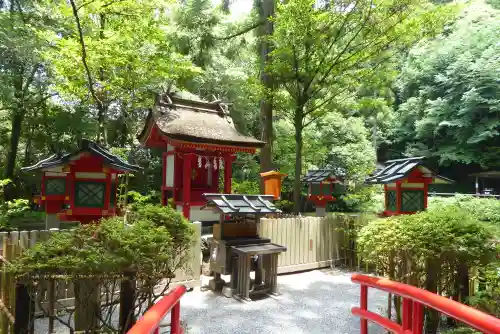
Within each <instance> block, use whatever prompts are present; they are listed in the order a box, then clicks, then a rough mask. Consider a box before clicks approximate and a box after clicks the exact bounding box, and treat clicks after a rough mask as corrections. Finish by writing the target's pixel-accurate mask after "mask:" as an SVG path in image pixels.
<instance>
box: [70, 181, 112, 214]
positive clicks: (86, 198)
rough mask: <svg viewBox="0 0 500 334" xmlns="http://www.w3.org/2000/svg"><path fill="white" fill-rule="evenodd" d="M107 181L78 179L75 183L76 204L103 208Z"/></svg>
mask: <svg viewBox="0 0 500 334" xmlns="http://www.w3.org/2000/svg"><path fill="white" fill-rule="evenodd" d="M105 192H106V183H104V182H94V181H77V182H76V183H75V193H76V196H75V206H81V207H88V208H103V207H104V195H105Z"/></svg>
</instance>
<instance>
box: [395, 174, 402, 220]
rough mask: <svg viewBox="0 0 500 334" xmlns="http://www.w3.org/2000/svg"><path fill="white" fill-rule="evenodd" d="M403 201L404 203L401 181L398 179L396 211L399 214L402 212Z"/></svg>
mask: <svg viewBox="0 0 500 334" xmlns="http://www.w3.org/2000/svg"><path fill="white" fill-rule="evenodd" d="M401 203H402V196H401V182H400V181H397V182H396V213H397V214H398V215H399V214H401V209H402V208H401Z"/></svg>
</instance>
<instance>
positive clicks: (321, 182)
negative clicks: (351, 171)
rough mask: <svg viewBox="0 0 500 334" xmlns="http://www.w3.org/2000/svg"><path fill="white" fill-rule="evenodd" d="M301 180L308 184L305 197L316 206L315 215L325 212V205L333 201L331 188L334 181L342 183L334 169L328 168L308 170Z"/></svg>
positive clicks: (332, 188) (322, 214)
mask: <svg viewBox="0 0 500 334" xmlns="http://www.w3.org/2000/svg"><path fill="white" fill-rule="evenodd" d="M302 182H304V183H308V184H309V190H308V192H307V199H308V200H310V201H311V202H313V203H314V205H315V206H316V215H317V216H324V215H325V214H326V205H327V204H328V203H329V202H333V201H335V199H336V198H335V197H333V190H334V186H335V184H336V183H342V182H341V181H340V180H339V179H338V178H337V176H335V175H334V171H333V170H330V169H317V170H309V171H308V172H307V174H306V175H305V176H304V177H303V178H302Z"/></svg>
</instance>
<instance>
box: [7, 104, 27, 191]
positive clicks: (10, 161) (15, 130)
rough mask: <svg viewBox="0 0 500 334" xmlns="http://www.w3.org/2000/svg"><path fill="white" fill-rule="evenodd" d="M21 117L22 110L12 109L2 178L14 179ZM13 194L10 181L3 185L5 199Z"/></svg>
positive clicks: (12, 185) (22, 114)
mask: <svg viewBox="0 0 500 334" xmlns="http://www.w3.org/2000/svg"><path fill="white" fill-rule="evenodd" d="M23 119H24V111H23V110H16V111H14V116H13V117H12V123H11V135H10V144H9V151H8V153H7V161H6V163H5V170H4V178H5V179H11V180H12V181H14V180H13V179H14V169H15V166H16V160H17V150H18V148H19V139H20V138H21V129H22V124H23ZM14 196H15V194H14V184H13V183H11V184H9V185H7V186H6V187H5V192H4V197H5V200H6V201H10V200H11V199H13V198H14Z"/></svg>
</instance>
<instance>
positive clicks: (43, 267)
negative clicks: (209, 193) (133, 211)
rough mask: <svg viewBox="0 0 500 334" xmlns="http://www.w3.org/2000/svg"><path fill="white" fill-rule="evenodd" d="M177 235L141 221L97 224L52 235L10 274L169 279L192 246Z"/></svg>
mask: <svg viewBox="0 0 500 334" xmlns="http://www.w3.org/2000/svg"><path fill="white" fill-rule="evenodd" d="M164 225H168V224H164ZM172 225H176V224H175V223H174V224H171V225H170V226H172ZM186 225H187V224H186ZM171 231H174V233H177V234H174V235H172V234H171V233H170V232H171ZM179 233H180V229H170V230H169V228H167V227H166V226H162V225H158V224H155V223H153V222H152V221H151V220H149V219H148V218H147V217H141V218H140V219H137V220H135V221H134V222H133V223H132V224H130V225H126V224H124V222H123V219H121V218H119V217H113V218H109V219H103V220H101V221H100V222H99V223H95V224H87V225H82V226H79V227H78V228H76V229H75V230H72V231H66V232H61V233H54V234H52V235H51V237H50V238H49V239H48V240H47V241H45V242H40V243H38V244H36V245H35V246H34V247H33V248H30V249H28V250H27V251H26V252H25V253H23V255H22V256H21V257H19V258H18V259H16V261H14V262H13V264H12V268H11V269H12V270H14V272H16V273H17V274H18V275H22V274H31V275H33V274H44V275H46V274H65V275H81V274H86V275H90V274H106V275H112V274H122V273H123V272H125V271H133V272H136V273H137V275H138V276H150V277H158V276H163V277H169V276H171V275H172V274H173V272H174V271H175V270H176V269H178V268H179V266H180V265H181V264H183V263H184V262H185V261H184V258H185V254H186V253H187V252H186V251H187V250H188V249H190V247H191V245H192V243H191V240H192V230H191V229H189V228H185V229H184V234H183V235H180V234H179Z"/></svg>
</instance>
